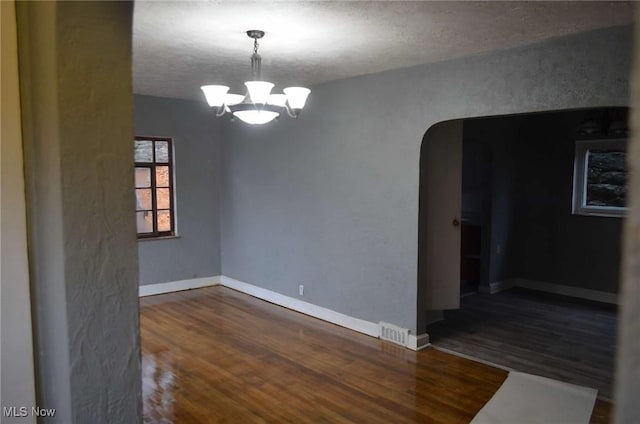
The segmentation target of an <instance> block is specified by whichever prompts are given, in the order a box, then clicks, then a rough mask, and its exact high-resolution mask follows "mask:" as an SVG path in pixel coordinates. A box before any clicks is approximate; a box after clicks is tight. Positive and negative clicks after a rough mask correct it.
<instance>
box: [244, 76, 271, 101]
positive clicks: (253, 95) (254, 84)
mask: <svg viewBox="0 0 640 424" xmlns="http://www.w3.org/2000/svg"><path fill="white" fill-rule="evenodd" d="M244 85H245V86H246V87H247V91H248V92H249V98H250V99H251V101H252V102H253V103H254V104H265V103H267V100H268V99H269V94H271V89H273V83H270V82H266V81H247V82H245V83H244Z"/></svg>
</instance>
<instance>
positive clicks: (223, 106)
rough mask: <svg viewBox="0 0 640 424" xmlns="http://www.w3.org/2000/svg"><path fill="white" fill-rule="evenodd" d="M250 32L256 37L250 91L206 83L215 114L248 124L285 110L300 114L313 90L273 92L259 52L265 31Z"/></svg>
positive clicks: (296, 114)
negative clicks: (264, 76) (263, 74)
mask: <svg viewBox="0 0 640 424" xmlns="http://www.w3.org/2000/svg"><path fill="white" fill-rule="evenodd" d="M247 35H248V36H249V37H250V38H253V54H252V55H251V81H247V82H245V83H244V85H245V86H246V87H247V94H246V95H244V96H243V95H241V94H231V93H229V87H228V86H226V85H203V86H202V87H200V88H201V89H202V91H203V92H204V96H205V98H206V99H207V103H209V106H211V107H212V108H216V116H217V117H220V116H222V115H224V114H225V113H231V114H232V115H233V116H234V117H236V118H238V119H240V120H241V121H243V122H246V123H247V124H253V125H261V124H266V123H268V122H271V121H273V120H274V119H276V118H277V117H278V116H280V114H281V113H283V112H284V111H286V112H287V114H288V115H289V116H290V117H292V118H297V117H298V115H299V114H300V111H301V110H302V108H303V107H304V104H305V102H306V101H307V96H308V95H309V93H310V92H311V90H309V89H308V88H304V87H287V88H285V89H284V90H282V91H283V92H284V94H271V90H272V89H273V86H274V84H273V83H270V82H267V81H262V79H261V63H262V58H261V57H260V55H259V54H258V47H259V46H258V40H259V39H260V38H262V37H264V31H260V30H256V29H253V30H250V31H247Z"/></svg>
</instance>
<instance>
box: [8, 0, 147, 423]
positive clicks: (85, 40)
mask: <svg viewBox="0 0 640 424" xmlns="http://www.w3.org/2000/svg"><path fill="white" fill-rule="evenodd" d="M18 6H19V21H18V30H19V40H20V77H21V96H22V107H23V114H24V115H23V118H24V120H23V122H24V124H23V127H24V131H25V159H26V165H27V166H26V169H27V182H28V198H29V201H30V202H29V204H28V209H29V218H30V222H29V226H30V238H31V240H30V249H31V251H30V261H31V267H32V285H33V295H34V302H35V318H36V328H37V331H36V333H37V336H36V345H37V351H38V357H37V359H36V366H37V371H38V399H37V400H38V404H39V405H40V406H41V407H45V408H56V409H57V413H56V415H55V418H53V419H50V420H48V422H52V423H64V424H68V423H89V422H90V423H107V422H109V423H116V422H117V423H136V422H140V420H141V388H140V387H141V376H140V350H139V324H138V287H137V281H138V278H137V277H138V272H137V247H136V236H135V218H134V216H133V214H132V211H133V210H134V198H133V195H132V186H133V164H132V161H131V158H132V155H133V146H132V137H133V122H132V120H133V102H132V97H131V92H132V88H131V24H132V22H131V16H132V4H131V3H126V2H122V3H118V2H58V3H47V2H21V3H19V4H18Z"/></svg>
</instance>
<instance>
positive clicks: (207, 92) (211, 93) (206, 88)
mask: <svg viewBox="0 0 640 424" xmlns="http://www.w3.org/2000/svg"><path fill="white" fill-rule="evenodd" d="M200 89H201V90H202V92H203V93H204V97H205V98H206V99H207V103H209V106H211V107H222V105H223V104H224V100H225V97H226V95H227V91H229V87H227V86H226V85H203V86H202V87H200Z"/></svg>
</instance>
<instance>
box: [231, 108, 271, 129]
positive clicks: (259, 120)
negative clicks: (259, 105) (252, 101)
mask: <svg viewBox="0 0 640 424" xmlns="http://www.w3.org/2000/svg"><path fill="white" fill-rule="evenodd" d="M233 115H234V116H236V117H237V118H238V119H239V120H241V121H242V122H246V123H247V124H251V125H262V124H266V123H267V122H271V121H273V120H274V119H276V118H277V117H278V115H280V114H279V113H278V112H272V111H270V110H239V111H237V112H233Z"/></svg>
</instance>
